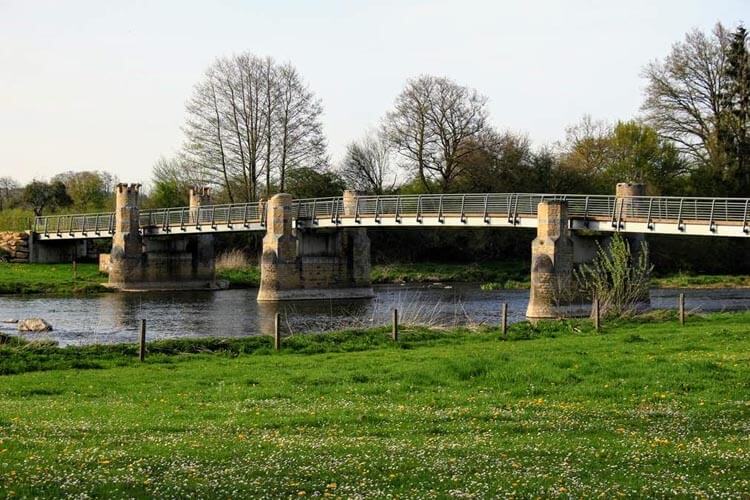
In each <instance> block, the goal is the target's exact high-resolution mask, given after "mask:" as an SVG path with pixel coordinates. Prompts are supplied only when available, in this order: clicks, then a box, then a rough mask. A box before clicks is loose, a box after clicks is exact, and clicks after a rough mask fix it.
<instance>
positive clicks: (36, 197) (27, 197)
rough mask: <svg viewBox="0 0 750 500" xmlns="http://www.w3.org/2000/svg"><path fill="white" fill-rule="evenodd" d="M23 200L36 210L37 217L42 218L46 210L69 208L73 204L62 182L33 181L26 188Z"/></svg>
mask: <svg viewBox="0 0 750 500" xmlns="http://www.w3.org/2000/svg"><path fill="white" fill-rule="evenodd" d="M22 199H23V201H24V203H26V204H28V205H29V206H30V207H31V208H32V210H34V215H36V216H37V217H39V216H41V215H42V213H43V212H44V210H45V209H50V210H55V209H57V208H61V207H68V206H70V205H71V204H72V202H73V201H72V200H71V199H70V196H68V193H67V192H66V190H65V185H64V184H63V183H62V182H60V181H53V182H50V183H46V182H42V181H32V182H30V183H29V184H27V185H26V187H25V188H24V190H23V195H22Z"/></svg>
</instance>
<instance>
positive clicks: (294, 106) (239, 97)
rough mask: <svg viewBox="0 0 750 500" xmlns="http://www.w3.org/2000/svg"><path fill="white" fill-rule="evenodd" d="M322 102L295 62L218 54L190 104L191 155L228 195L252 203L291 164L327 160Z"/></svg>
mask: <svg viewBox="0 0 750 500" xmlns="http://www.w3.org/2000/svg"><path fill="white" fill-rule="evenodd" d="M321 113H322V107H321V105H320V101H319V100H317V99H316V98H315V96H314V94H313V93H312V92H311V91H310V90H309V89H308V88H307V87H306V85H305V84H304V83H303V81H302V78H301V77H300V75H299V73H298V72H297V71H296V70H295V69H294V68H293V67H292V66H291V65H290V64H285V65H281V66H279V65H277V64H276V63H275V62H274V61H273V59H271V58H269V57H266V58H259V57H256V56H254V55H252V54H249V53H243V54H240V55H236V56H233V57H229V58H221V59H218V60H217V61H216V62H215V63H214V64H213V65H212V66H211V67H210V68H209V69H208V70H207V71H206V74H205V76H204V78H203V80H202V81H201V82H199V83H198V85H196V87H195V91H194V94H193V96H192V97H191V99H190V101H189V102H188V104H187V120H186V123H185V126H184V127H183V129H184V132H185V139H186V140H185V147H184V156H185V158H186V159H187V160H189V162H191V163H192V164H193V165H194V166H195V167H196V168H198V169H201V170H203V172H204V174H205V177H207V178H209V179H211V182H212V183H213V184H215V185H217V186H220V187H222V188H223V189H224V191H225V192H226V194H227V196H228V198H229V201H230V202H234V201H253V200H256V199H257V198H258V196H259V194H260V193H261V186H262V179H263V178H264V176H265V191H266V194H268V193H269V192H270V189H271V185H272V182H273V180H274V177H275V176H277V177H278V180H279V186H280V187H281V188H282V189H283V185H284V176H285V173H286V171H287V169H288V168H295V167H298V166H308V167H317V166H319V165H322V164H323V163H324V162H325V161H326V157H325V141H324V139H323V134H322V126H321V123H320V115H321Z"/></svg>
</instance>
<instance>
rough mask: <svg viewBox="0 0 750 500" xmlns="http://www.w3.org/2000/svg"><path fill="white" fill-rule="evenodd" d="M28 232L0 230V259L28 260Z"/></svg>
mask: <svg viewBox="0 0 750 500" xmlns="http://www.w3.org/2000/svg"><path fill="white" fill-rule="evenodd" d="M29 253H30V247H29V233H27V232H22V231H6V232H0V260H6V261H7V262H18V263H26V262H29Z"/></svg>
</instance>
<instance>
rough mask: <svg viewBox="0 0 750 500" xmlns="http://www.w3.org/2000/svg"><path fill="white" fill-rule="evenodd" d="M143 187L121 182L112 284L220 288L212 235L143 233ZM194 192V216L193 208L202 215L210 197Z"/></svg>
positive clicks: (144, 287)
mask: <svg viewBox="0 0 750 500" xmlns="http://www.w3.org/2000/svg"><path fill="white" fill-rule="evenodd" d="M139 190H140V185H139V184H118V185H117V190H116V193H115V205H116V206H115V229H114V235H113V236H112V252H111V253H110V256H109V266H108V268H109V286H110V287H112V288H117V289H119V290H180V289H201V288H209V289H210V288H215V287H216V282H215V277H214V242H213V236H211V235H198V236H178V237H174V236H173V237H159V236H154V237H144V236H143V235H142V234H141V232H140V230H139V209H138V194H139ZM193 191H194V190H191V197H190V201H191V205H190V206H191V214H192V213H193V210H192V209H195V211H196V213H197V209H198V208H199V207H200V203H202V202H205V201H207V199H206V196H207V195H208V192H203V194H201V195H200V196H194V192H193ZM208 201H210V198H208Z"/></svg>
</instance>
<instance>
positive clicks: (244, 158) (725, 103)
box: [152, 24, 750, 205]
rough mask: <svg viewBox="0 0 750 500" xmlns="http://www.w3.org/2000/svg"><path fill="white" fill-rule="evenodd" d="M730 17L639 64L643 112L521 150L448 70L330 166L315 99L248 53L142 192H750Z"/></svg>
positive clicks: (742, 83)
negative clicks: (629, 187) (636, 185)
mask: <svg viewBox="0 0 750 500" xmlns="http://www.w3.org/2000/svg"><path fill="white" fill-rule="evenodd" d="M748 45H749V44H748V36H747V31H746V30H745V28H744V27H743V26H741V25H740V26H738V27H737V28H736V29H734V30H729V29H727V28H726V27H725V26H723V25H722V24H717V25H716V27H715V28H714V29H713V31H711V32H710V33H704V32H701V31H699V30H693V31H691V32H689V33H688V34H687V35H686V36H685V38H684V40H682V41H680V42H677V43H675V44H674V46H673V47H672V50H671V51H670V53H669V54H667V55H666V57H664V58H663V59H661V60H657V61H654V62H651V63H649V64H647V65H646V66H645V67H644V70H643V77H644V79H645V82H646V86H645V95H644V101H643V105H642V110H641V111H642V113H641V115H640V116H638V117H637V118H634V119H628V120H622V121H618V122H615V123H606V122H603V121H598V120H595V119H593V118H591V117H589V116H584V117H583V118H582V119H581V120H580V121H579V122H578V123H576V124H574V125H571V126H570V127H568V129H567V130H566V135H565V138H564V139H563V140H561V141H559V142H558V143H556V144H554V145H551V146H545V147H534V146H533V145H532V144H531V142H530V141H529V139H528V138H527V137H526V136H525V135H523V134H519V133H514V132H511V131H499V130H497V129H496V128H495V127H494V126H493V125H492V122H491V119H490V116H489V112H488V109H487V96H484V95H482V94H481V93H480V92H478V91H477V90H475V89H471V88H469V87H467V86H464V85H461V84H459V83H457V82H455V81H453V80H451V79H449V78H446V77H442V76H433V75H422V76H419V77H416V78H413V79H410V80H408V81H407V82H406V84H405V86H404V88H403V90H402V91H401V92H400V94H399V95H397V96H396V97H395V100H394V105H393V107H392V109H390V110H387V111H386V112H385V113H384V115H383V118H382V120H381V122H380V123H379V124H377V126H376V127H374V128H373V129H371V130H369V131H367V132H365V133H364V134H363V136H362V137H361V138H360V139H358V140H355V141H353V142H352V143H350V144H349V145H348V146H347V148H346V154H345V156H344V158H343V159H342V160H341V161H340V162H339V163H338V164H337V165H332V164H331V161H330V158H329V156H328V154H327V152H326V141H325V137H324V134H323V127H322V124H321V121H320V119H321V113H322V103H321V102H320V100H319V99H318V98H316V97H315V95H314V93H313V92H312V90H310V88H309V87H308V86H307V84H306V83H305V82H304V80H303V78H302V77H301V75H300V74H299V72H298V71H297V70H296V69H295V68H294V67H293V66H292V65H291V64H290V63H284V64H280V63H277V62H276V61H274V60H273V59H272V58H270V57H258V56H255V55H252V54H250V53H244V54H239V55H236V56H232V57H224V58H220V59H217V61H216V62H215V63H214V64H212V65H211V66H210V67H209V68H208V69H207V71H206V73H205V75H204V76H203V78H202V79H201V80H200V81H199V82H198V83H197V84H196V86H195V89H194V93H193V95H192V97H191V98H190V100H189V101H188V103H187V106H186V119H185V123H184V126H183V131H184V144H183V146H182V148H181V150H180V151H179V152H178V154H176V155H175V156H173V157H171V158H168V159H165V158H162V159H161V160H159V161H158V162H157V164H156V166H155V168H154V191H153V193H152V194H153V196H154V198H155V199H157V200H158V201H160V202H161V203H163V204H164V205H178V204H184V202H185V198H184V194H183V193H184V192H185V191H186V186H189V185H193V184H208V185H212V186H214V188H215V193H216V197H217V198H218V199H220V200H224V201H227V202H230V203H235V202H243V201H254V200H257V199H259V198H261V197H268V196H270V195H272V194H273V193H276V192H281V191H285V192H290V193H291V194H293V195H295V196H298V197H306V196H327V195H334V194H339V193H340V191H341V190H342V188H344V187H350V188H355V189H358V190H360V191H363V192H367V193H374V194H385V193H393V192H404V193H416V192H425V193H426V192H459V191H464V192H481V191H495V192H500V191H535V192H563V191H567V192H581V193H611V192H612V190H613V186H614V184H615V183H617V182H622V181H632V182H643V183H645V184H646V186H647V190H648V192H649V193H652V194H696V195H705V196H709V195H715V196H721V195H726V196H747V195H748V194H750V132H749V130H750V129H749V122H750V64H749V63H748V60H749V59H750V57H749V56H748Z"/></svg>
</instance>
